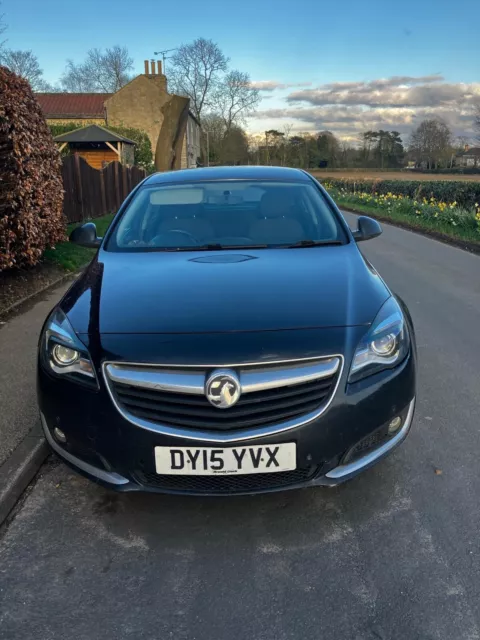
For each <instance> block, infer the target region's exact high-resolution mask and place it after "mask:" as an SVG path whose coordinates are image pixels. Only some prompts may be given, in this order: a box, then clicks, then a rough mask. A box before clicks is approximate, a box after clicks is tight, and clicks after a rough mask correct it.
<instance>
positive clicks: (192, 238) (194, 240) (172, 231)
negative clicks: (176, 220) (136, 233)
mask: <svg viewBox="0 0 480 640" xmlns="http://www.w3.org/2000/svg"><path fill="white" fill-rule="evenodd" d="M175 233H177V234H180V235H182V236H185V237H187V238H188V239H189V240H190V242H191V243H192V246H197V245H199V244H200V243H199V241H198V240H197V238H195V236H193V235H192V234H191V233H189V232H188V231H183V230H182V229H169V230H168V231H165V232H164V233H159V234H158V235H156V236H155V237H154V238H152V239H151V240H150V242H149V244H150V246H155V245H157V244H161V243H160V242H159V238H163V237H165V236H170V235H172V234H175Z"/></svg>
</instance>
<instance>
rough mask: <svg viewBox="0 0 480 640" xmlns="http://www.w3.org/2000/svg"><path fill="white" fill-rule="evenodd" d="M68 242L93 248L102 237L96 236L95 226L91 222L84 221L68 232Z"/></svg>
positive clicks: (98, 243)
mask: <svg viewBox="0 0 480 640" xmlns="http://www.w3.org/2000/svg"><path fill="white" fill-rule="evenodd" d="M70 242H74V243H75V244H79V245H80V246H82V247H90V248H92V249H95V248H97V247H99V246H100V244H101V242H102V238H99V237H98V236H97V227H96V226H95V224H94V223H93V222H86V223H85V224H82V226H81V227H76V228H75V229H74V230H73V231H72V233H71V234H70Z"/></svg>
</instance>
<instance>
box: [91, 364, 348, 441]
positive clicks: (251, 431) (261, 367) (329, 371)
mask: <svg viewBox="0 0 480 640" xmlns="http://www.w3.org/2000/svg"><path fill="white" fill-rule="evenodd" d="M315 362H316V363H317V364H323V365H324V367H323V368H319V369H317V370H316V373H315V375H314V374H313V371H312V370H311V367H312V366H313V367H314V366H315V364H314V363H315ZM312 363H313V364H312ZM344 364H345V362H344V358H343V356H342V355H340V354H335V355H331V356H325V357H323V358H319V357H318V356H317V357H312V358H303V359H299V360H287V361H285V360H283V361H275V362H270V363H269V362H258V363H256V364H255V363H247V364H244V363H238V364H236V365H235V364H229V365H224V364H216V365H200V366H193V365H162V364H155V365H152V364H143V363H126V362H121V363H120V362H104V363H103V365H102V370H103V377H104V380H105V383H106V387H107V390H108V393H109V395H110V398H111V400H112V402H113V404H114V406H115V408H116V409H117V411H118V412H119V413H120V414H121V415H122V416H123V418H125V420H127V421H128V422H130V423H131V424H134V425H135V426H138V427H141V428H142V429H146V430H148V431H151V432H153V433H158V434H161V435H167V436H173V437H177V438H182V439H188V440H194V441H201V442H213V443H215V442H217V443H226V442H241V441H243V440H250V439H252V438H261V437H264V436H268V435H273V434H276V433H282V432H284V431H288V430H290V429H294V428H296V427H300V426H302V425H304V424H307V423H308V422H311V421H313V420H315V419H317V418H318V417H320V416H321V415H322V414H323V413H325V411H326V410H327V409H328V407H329V406H330V404H331V403H332V401H333V399H334V397H335V395H336V393H337V389H338V386H339V384H340V381H341V379H342V373H343V369H344ZM279 365H282V366H281V367H279ZM284 365H289V366H288V367H286V366H284ZM113 367H114V368H113ZM121 368H122V371H123V372H125V371H127V370H128V371H132V369H133V370H135V371H137V370H138V369H140V370H141V371H142V372H144V373H146V372H147V371H149V370H151V369H157V370H158V369H160V370H163V371H164V372H166V371H168V372H169V373H173V372H175V375H178V374H179V372H180V375H183V376H185V375H187V376H191V375H192V374H193V376H196V375H200V376H201V377H202V387H201V393H202V394H203V393H204V383H205V382H204V381H205V374H206V373H207V371H205V369H210V370H211V369H216V368H230V369H234V370H236V371H239V372H242V370H245V369H246V368H254V369H256V371H248V374H249V375H254V374H255V375H262V374H263V372H264V371H265V370H268V371H270V372H272V373H273V372H276V371H277V372H278V371H282V372H284V373H283V377H282V375H280V376H279V381H281V380H282V379H283V380H286V378H285V377H284V376H285V371H288V370H290V371H292V369H295V368H296V369H302V368H303V369H302V373H301V375H299V376H297V380H298V383H299V384H300V383H302V382H306V381H311V380H315V379H316V378H318V379H321V378H322V377H328V376H331V375H333V374H336V381H335V385H334V388H333V390H332V392H331V394H330V395H329V397H328V399H327V401H326V402H325V403H324V404H323V405H321V406H320V407H318V408H317V409H316V410H315V411H311V412H310V413H307V414H304V415H302V416H300V417H296V418H294V419H291V420H287V421H285V422H282V423H279V424H275V425H271V424H270V425H268V426H266V427H253V428H244V429H239V430H236V431H228V432H225V433H221V432H212V431H208V430H201V429H193V428H188V427H173V426H169V425H163V424H158V423H154V422H151V421H149V420H145V419H143V418H140V417H138V416H134V415H132V414H131V413H129V412H128V411H126V410H125V409H124V408H123V407H122V406H121V405H120V404H119V403H118V401H117V399H116V397H115V393H114V392H113V389H112V384H111V383H112V381H113V380H111V379H110V377H109V374H110V372H111V371H114V372H115V373H114V375H116V376H118V375H119V371H120V369H121ZM306 368H309V369H310V371H309V374H308V375H312V376H314V377H310V378H305V369H306ZM192 369H196V370H203V371H202V372H198V373H196V372H192ZM151 373H152V372H151ZM153 373H155V372H153ZM246 373H247V371H245V374H246ZM245 374H244V375H245ZM137 380H138V379H137ZM149 380H150V382H151V381H152V379H151V378H150V379H149ZM157 381H158V380H157ZM183 381H184V382H188V383H189V384H190V383H191V382H192V378H188V380H187V378H183ZM118 382H119V383H124V384H132V382H127V381H125V382H124V380H123V379H122V380H118ZM250 383H251V384H253V379H252V378H251V379H250ZM256 383H258V380H256ZM264 384H265V383H264ZM289 384H290V385H291V384H295V382H292V379H291V378H289V382H284V385H283V386H286V385H289ZM197 385H198V381H197V380H195V381H194V386H195V387H197V388H198V386H197ZM180 386H181V385H180ZM275 386H282V385H278V384H277V385H275ZM153 388H156V389H160V387H153ZM190 388H191V387H190ZM269 388H274V387H272V386H266V387H263V389H269ZM242 389H243V386H242ZM162 390H164V389H162ZM168 390H169V391H172V389H168ZM175 390H176V391H177V392H179V393H193V395H198V392H197V391H194V392H192V391H191V390H189V391H179V387H177V388H176V389H175ZM257 390H258V387H257V388H251V389H250V391H257ZM244 393H248V392H247V391H246V390H244Z"/></svg>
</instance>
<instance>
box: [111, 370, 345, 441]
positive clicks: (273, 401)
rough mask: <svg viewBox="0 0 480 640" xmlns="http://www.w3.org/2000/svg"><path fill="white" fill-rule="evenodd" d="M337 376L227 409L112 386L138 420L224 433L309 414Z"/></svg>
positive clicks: (250, 396)
mask: <svg viewBox="0 0 480 640" xmlns="http://www.w3.org/2000/svg"><path fill="white" fill-rule="evenodd" d="M335 381H336V374H334V375H331V376H329V377H327V378H322V379H319V380H313V381H310V382H305V383H303V384H293V385H289V386H284V387H278V388H274V389H268V390H263V391H254V392H252V393H247V394H244V395H242V396H241V398H240V400H239V401H238V402H237V404H236V405H235V406H233V407H231V408H230V409H218V408H216V407H214V406H212V405H211V404H210V402H209V401H208V400H207V398H206V397H205V396H204V395H199V394H187V393H172V392H170V391H163V390H156V389H151V388H142V387H139V386H134V385H129V384H123V383H119V382H112V389H113V392H114V394H115V397H116V400H117V402H118V403H119V404H120V405H121V406H122V407H123V409H124V410H125V411H126V412H127V413H129V414H131V415H133V416H136V417H138V418H142V419H144V420H148V421H149V422H153V423H155V424H164V425H171V426H173V427H188V428H193V429H208V430H215V431H226V430H230V429H246V428H249V429H251V428H255V427H258V426H268V425H273V424H278V423H281V422H285V421H287V420H291V419H294V418H298V417H299V416H303V415H306V414H309V413H310V412H312V411H315V410H316V409H318V408H319V407H320V406H321V405H322V404H323V403H325V402H326V400H327V399H328V397H329V396H330V394H331V393H332V391H333V388H334V386H335Z"/></svg>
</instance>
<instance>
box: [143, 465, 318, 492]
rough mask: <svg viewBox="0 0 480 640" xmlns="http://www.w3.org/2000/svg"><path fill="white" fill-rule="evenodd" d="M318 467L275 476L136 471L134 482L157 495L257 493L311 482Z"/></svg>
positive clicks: (262, 474)
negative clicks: (165, 473)
mask: <svg viewBox="0 0 480 640" xmlns="http://www.w3.org/2000/svg"><path fill="white" fill-rule="evenodd" d="M317 471H318V468H317V467H308V468H304V469H295V470H294V471H280V472H278V473H251V474H245V475H236V474H232V475H227V476H180V475H159V474H156V473H150V472H145V471H137V472H136V473H135V479H136V480H137V482H139V483H140V484H141V485H143V486H144V487H149V488H152V489H157V490H158V491H172V492H178V493H197V494H201V493H203V494H217V495H220V494H232V493H257V492H261V491H268V490H274V489H282V488H285V487H288V486H292V485H296V484H301V483H303V482H305V481H307V480H310V479H311V478H313V477H314V476H315V475H316V473H317Z"/></svg>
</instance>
